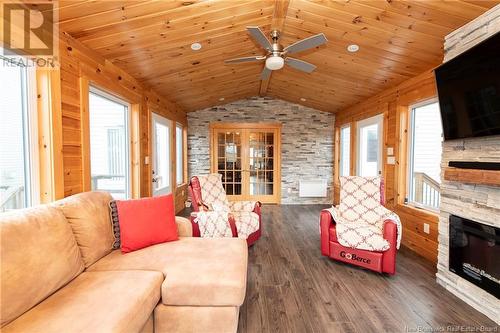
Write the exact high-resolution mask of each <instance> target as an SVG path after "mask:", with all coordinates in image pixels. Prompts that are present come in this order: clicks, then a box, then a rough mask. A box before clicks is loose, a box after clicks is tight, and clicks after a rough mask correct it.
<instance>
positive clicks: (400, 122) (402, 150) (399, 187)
mask: <svg viewBox="0 0 500 333" xmlns="http://www.w3.org/2000/svg"><path fill="white" fill-rule="evenodd" d="M408 122H409V117H408V105H398V106H397V110H396V133H395V136H396V141H395V147H394V152H395V153H396V154H397V155H396V168H395V170H394V184H395V196H396V198H395V200H394V203H395V204H396V205H398V204H399V205H402V204H404V201H405V197H406V191H407V188H408V187H407V178H408Z"/></svg>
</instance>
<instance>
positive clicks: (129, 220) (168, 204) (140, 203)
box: [116, 194, 179, 253]
mask: <svg viewBox="0 0 500 333" xmlns="http://www.w3.org/2000/svg"><path fill="white" fill-rule="evenodd" d="M116 208H117V210H118V220H119V223H120V240H121V247H122V252H123V253H127V252H132V251H135V250H139V249H142V248H145V247H148V246H150V245H154V244H158V243H165V242H170V241H174V240H178V239H179V235H178V233H177V224H176V223H175V212H174V199H173V197H172V194H169V195H163V196H159V197H154V198H143V199H134V200H117V201H116Z"/></svg>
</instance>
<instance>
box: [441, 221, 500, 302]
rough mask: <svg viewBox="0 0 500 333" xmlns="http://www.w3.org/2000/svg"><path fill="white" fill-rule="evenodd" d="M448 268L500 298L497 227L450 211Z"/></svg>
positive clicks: (498, 235)
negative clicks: (452, 213) (451, 213)
mask: <svg viewBox="0 0 500 333" xmlns="http://www.w3.org/2000/svg"><path fill="white" fill-rule="evenodd" d="M449 256H450V257H449V262H450V265H449V269H450V271H451V272H453V273H455V274H457V275H459V276H460V277H462V278H464V279H466V280H468V281H470V282H472V283H473V284H475V285H476V286H478V287H480V288H482V289H484V290H485V291H487V292H489V293H490V294H492V295H494V296H495V297H497V298H499V299H500V228H497V227H493V226H490V225H486V224H482V223H479V222H475V221H472V220H469V219H465V218H463V217H459V216H456V215H450V251H449Z"/></svg>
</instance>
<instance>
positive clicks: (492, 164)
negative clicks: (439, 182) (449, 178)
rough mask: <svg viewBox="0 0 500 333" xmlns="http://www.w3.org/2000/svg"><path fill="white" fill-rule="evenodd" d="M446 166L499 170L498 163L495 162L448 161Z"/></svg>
mask: <svg viewBox="0 0 500 333" xmlns="http://www.w3.org/2000/svg"><path fill="white" fill-rule="evenodd" d="M448 166H449V167H452V168H457V169H476V170H500V163H496V162H469V161H467V162H464V161H450V162H448Z"/></svg>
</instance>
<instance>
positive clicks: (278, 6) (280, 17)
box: [259, 0, 290, 96]
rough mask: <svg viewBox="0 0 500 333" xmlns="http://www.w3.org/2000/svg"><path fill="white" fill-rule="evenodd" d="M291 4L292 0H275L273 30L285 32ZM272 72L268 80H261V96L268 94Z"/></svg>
mask: <svg viewBox="0 0 500 333" xmlns="http://www.w3.org/2000/svg"><path fill="white" fill-rule="evenodd" d="M289 5H290V0H274V11H273V19H272V21H271V31H272V30H278V31H279V32H280V33H281V34H282V33H283V28H284V27H285V18H286V13H287V11H288V6H289ZM264 66H265V65H264ZM272 74H273V72H271V75H269V77H268V78H267V80H261V81H260V89H259V95H260V96H265V95H266V93H267V88H268V87H269V82H270V81H271V76H272Z"/></svg>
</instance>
